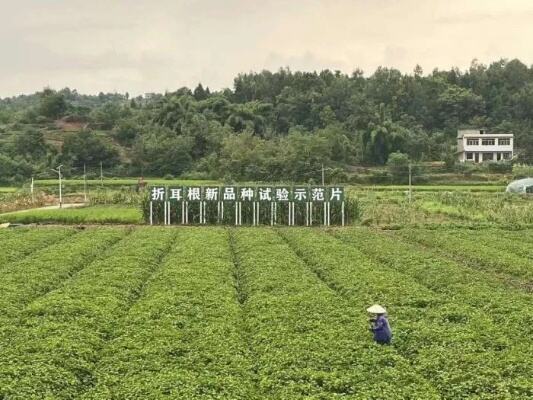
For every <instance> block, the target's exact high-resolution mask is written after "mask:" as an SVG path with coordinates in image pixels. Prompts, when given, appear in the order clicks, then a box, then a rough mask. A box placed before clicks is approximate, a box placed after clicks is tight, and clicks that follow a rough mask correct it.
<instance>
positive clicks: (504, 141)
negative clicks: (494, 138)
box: [498, 139, 511, 146]
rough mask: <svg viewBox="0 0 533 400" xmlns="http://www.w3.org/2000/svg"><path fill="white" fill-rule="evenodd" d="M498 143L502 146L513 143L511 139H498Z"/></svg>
mask: <svg viewBox="0 0 533 400" xmlns="http://www.w3.org/2000/svg"><path fill="white" fill-rule="evenodd" d="M498 144H499V145H500V146H509V145H510V144H511V139H498Z"/></svg>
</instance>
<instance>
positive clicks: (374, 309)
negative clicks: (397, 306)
mask: <svg viewBox="0 0 533 400" xmlns="http://www.w3.org/2000/svg"><path fill="white" fill-rule="evenodd" d="M366 311H368V312H369V313H371V314H385V313H386V312H387V310H385V309H384V308H383V307H381V306H380V305H379V304H374V305H373V306H372V307H368V308H367V309H366Z"/></svg>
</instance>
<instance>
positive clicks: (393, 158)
mask: <svg viewBox="0 0 533 400" xmlns="http://www.w3.org/2000/svg"><path fill="white" fill-rule="evenodd" d="M387 167H388V168H389V174H390V176H391V179H392V181H393V182H394V183H405V182H407V181H408V180H409V157H408V156H407V154H403V153H391V154H389V160H388V161H387Z"/></svg>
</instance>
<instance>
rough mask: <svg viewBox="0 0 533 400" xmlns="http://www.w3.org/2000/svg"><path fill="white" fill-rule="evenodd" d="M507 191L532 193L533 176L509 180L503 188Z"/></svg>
mask: <svg viewBox="0 0 533 400" xmlns="http://www.w3.org/2000/svg"><path fill="white" fill-rule="evenodd" d="M505 191H506V192H507V193H533V178H524V179H519V180H517V181H513V182H511V183H510V184H509V185H507V189H506V190H505Z"/></svg>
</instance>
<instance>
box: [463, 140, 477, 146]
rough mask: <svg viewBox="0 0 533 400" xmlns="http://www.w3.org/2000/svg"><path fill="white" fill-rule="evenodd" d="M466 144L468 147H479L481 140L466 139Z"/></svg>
mask: <svg viewBox="0 0 533 400" xmlns="http://www.w3.org/2000/svg"><path fill="white" fill-rule="evenodd" d="M466 144H467V145H468V146H477V145H479V139H466Z"/></svg>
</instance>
